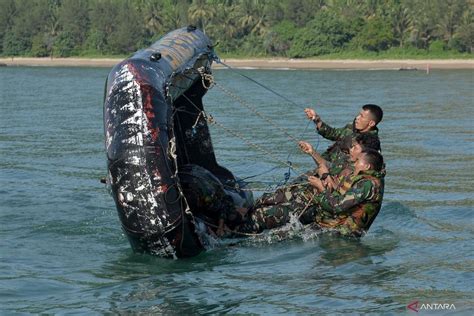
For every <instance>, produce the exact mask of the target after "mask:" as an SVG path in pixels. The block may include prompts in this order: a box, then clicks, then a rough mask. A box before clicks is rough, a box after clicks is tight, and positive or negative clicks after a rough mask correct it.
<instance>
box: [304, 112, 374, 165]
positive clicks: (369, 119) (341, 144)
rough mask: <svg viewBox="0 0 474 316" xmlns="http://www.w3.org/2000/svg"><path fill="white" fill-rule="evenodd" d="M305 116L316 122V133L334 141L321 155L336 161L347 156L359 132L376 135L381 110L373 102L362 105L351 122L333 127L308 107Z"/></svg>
mask: <svg viewBox="0 0 474 316" xmlns="http://www.w3.org/2000/svg"><path fill="white" fill-rule="evenodd" d="M305 113H306V116H307V117H308V119H310V120H312V121H313V122H314V123H315V124H316V129H317V131H318V133H319V134H320V135H321V136H323V137H324V138H326V139H329V140H332V141H335V143H334V144H333V145H332V146H330V147H329V148H328V149H327V151H326V152H325V153H324V154H323V155H322V156H323V158H325V159H326V160H329V161H331V162H332V161H334V162H336V161H338V160H340V159H343V158H344V156H347V154H348V151H349V148H350V146H351V142H352V140H353V139H354V138H355V137H356V136H357V135H359V134H365V133H369V134H372V135H374V136H377V137H378V128H377V124H378V123H379V122H380V121H382V118H383V111H382V109H381V108H380V107H379V106H378V105H375V104H366V105H364V106H362V109H361V111H360V112H359V114H358V115H357V116H356V117H355V119H354V122H353V124H347V125H346V126H344V127H342V128H333V127H331V126H329V125H328V124H326V123H324V122H323V121H322V120H321V118H320V117H319V115H318V114H317V113H316V112H315V111H314V110H313V109H310V108H307V109H305Z"/></svg>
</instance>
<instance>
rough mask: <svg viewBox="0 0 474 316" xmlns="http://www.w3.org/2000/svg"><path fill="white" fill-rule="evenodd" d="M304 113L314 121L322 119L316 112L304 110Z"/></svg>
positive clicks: (308, 109)
mask: <svg viewBox="0 0 474 316" xmlns="http://www.w3.org/2000/svg"><path fill="white" fill-rule="evenodd" d="M304 112H305V113H306V117H307V118H308V119H310V120H312V121H314V120H317V121H319V120H320V119H321V118H320V117H319V115H318V113H316V111H315V110H313V109H310V108H306V109H304Z"/></svg>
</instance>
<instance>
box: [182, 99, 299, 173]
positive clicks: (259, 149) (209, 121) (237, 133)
mask: <svg viewBox="0 0 474 316" xmlns="http://www.w3.org/2000/svg"><path fill="white" fill-rule="evenodd" d="M183 96H184V98H185V99H186V100H187V101H188V102H189V103H190V104H191V105H193V106H194V107H195V108H196V109H197V110H199V111H200V112H202V113H203V116H204V117H205V118H206V119H207V121H208V123H211V124H215V125H217V126H218V127H220V128H221V129H223V130H224V131H225V132H227V133H229V134H231V135H232V136H234V137H237V138H239V139H240V140H242V141H243V142H244V143H246V144H247V145H249V146H251V147H253V148H255V149H257V150H258V151H260V152H262V153H264V154H266V155H268V156H270V157H272V158H273V159H274V160H275V161H277V162H279V163H281V164H284V165H286V166H288V167H289V168H291V169H293V170H297V168H295V167H293V166H292V165H291V164H290V163H288V161H283V160H281V159H280V158H278V157H276V156H275V155H274V154H273V153H272V152H270V151H268V150H266V149H265V148H263V147H262V146H260V145H257V144H254V143H253V142H251V141H249V140H248V139H246V138H245V137H244V136H243V135H242V134H240V133H239V132H236V131H233V130H231V129H229V128H227V127H226V126H224V125H223V124H221V123H219V122H217V121H216V120H215V119H214V118H213V117H212V116H211V115H207V114H206V112H205V111H201V110H200V109H199V107H198V106H197V105H196V104H194V102H193V101H192V100H191V99H190V98H188V97H187V96H186V94H183Z"/></svg>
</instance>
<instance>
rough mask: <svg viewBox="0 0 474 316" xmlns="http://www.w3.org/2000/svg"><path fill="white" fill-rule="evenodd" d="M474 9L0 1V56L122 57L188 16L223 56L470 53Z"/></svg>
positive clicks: (366, 0) (160, 0)
mask: <svg viewBox="0 0 474 316" xmlns="http://www.w3.org/2000/svg"><path fill="white" fill-rule="evenodd" d="M473 7H474V3H473V1H472V0H429V1H428V0H280V1H269V0H0V55H4V56H21V55H23V56H43V57H44V56H53V57H54V56H63V57H64V56H83V55H87V56H106V55H107V56H109V55H111V54H115V55H120V56H123V55H128V54H130V53H132V52H134V51H135V50H137V49H139V48H141V47H146V46H148V45H150V44H151V43H153V42H154V41H156V40H157V39H158V38H160V37H161V36H163V35H164V34H166V33H167V32H169V31H171V30H173V29H176V28H179V27H183V26H186V25H188V24H190V23H192V24H195V25H197V26H198V27H199V28H201V29H202V30H203V31H204V32H205V33H206V34H207V35H208V36H209V37H210V38H211V39H212V41H213V42H214V43H217V42H218V43H219V45H218V46H217V48H216V50H217V52H218V53H220V54H224V55H225V56H246V57H251V56H268V55H270V56H286V57H314V56H318V57H319V58H325V57H326V56H339V57H341V58H342V57H344V56H347V57H348V58H349V56H352V57H354V56H360V58H385V57H386V56H392V57H393V58H398V57H397V56H400V58H403V56H405V57H406V58H412V57H413V58H417V57H418V56H424V57H430V56H435V55H436V56H448V57H449V56H454V55H456V54H458V56H469V55H468V54H472V51H473V47H474V9H473ZM462 54H466V55H462Z"/></svg>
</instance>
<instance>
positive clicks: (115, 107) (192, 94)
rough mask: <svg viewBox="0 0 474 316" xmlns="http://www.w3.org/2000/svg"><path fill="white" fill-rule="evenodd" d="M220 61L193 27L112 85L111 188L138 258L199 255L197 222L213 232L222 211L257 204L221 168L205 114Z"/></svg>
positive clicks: (124, 66) (159, 45) (124, 70)
mask: <svg viewBox="0 0 474 316" xmlns="http://www.w3.org/2000/svg"><path fill="white" fill-rule="evenodd" d="M214 58H215V55H214V51H213V46H212V43H211V41H210V40H209V38H208V37H207V36H206V35H205V34H203V33H202V32H201V31H200V30H198V29H196V28H194V27H188V28H183V29H178V30H175V31H173V32H171V33H169V34H167V35H166V36H164V37H163V38H161V39H160V40H159V41H157V42H156V43H155V44H153V45H152V46H151V47H149V48H147V49H144V50H141V51H138V52H137V53H135V54H134V55H133V56H131V57H130V58H128V59H126V60H124V61H123V62H121V63H120V64H118V65H116V66H115V67H114V68H113V69H112V71H111V72H110V74H109V76H108V78H107V83H106V88H105V100H104V132H105V148H106V152H107V165H108V176H107V182H108V183H109V185H110V188H111V192H112V196H113V198H114V200H115V204H116V207H117V211H118V214H119V218H120V221H121V223H122V227H123V230H124V232H125V234H126V235H127V237H128V239H129V241H130V244H131V246H132V248H133V250H134V251H137V252H145V253H151V254H155V255H159V256H162V257H175V258H176V257H189V256H194V255H197V254H198V253H200V252H201V251H202V250H204V242H203V238H202V232H200V230H198V229H197V220H198V219H199V221H200V222H201V223H206V225H208V227H214V226H215V225H216V223H217V215H216V214H218V212H219V211H220V208H222V207H236V206H239V207H247V206H249V205H251V204H252V203H253V198H252V196H251V193H249V192H248V191H241V190H239V189H238V188H239V184H240V185H242V183H239V180H238V179H236V178H235V177H234V175H233V174H232V173H231V172H230V171H229V170H227V169H226V168H224V167H222V166H220V165H219V164H218V163H217V161H216V157H215V155H214V150H213V147H212V142H211V137H210V134H209V129H208V125H207V121H206V117H205V115H203V112H202V111H203V103H202V98H203V96H204V94H205V93H206V92H207V85H208V84H209V82H208V81H207V80H208V79H206V76H205V75H206V74H210V73H211V64H212V61H213V59H214Z"/></svg>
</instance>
